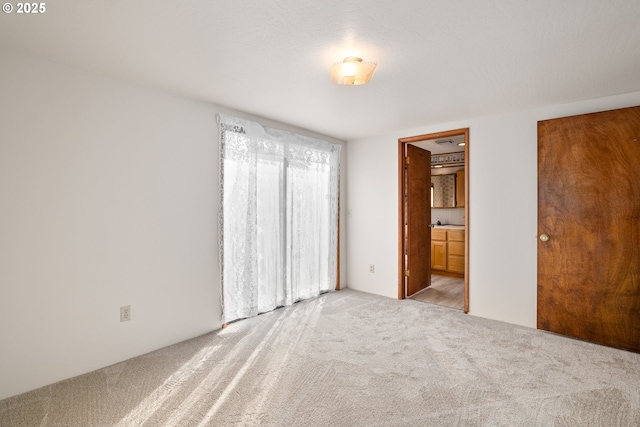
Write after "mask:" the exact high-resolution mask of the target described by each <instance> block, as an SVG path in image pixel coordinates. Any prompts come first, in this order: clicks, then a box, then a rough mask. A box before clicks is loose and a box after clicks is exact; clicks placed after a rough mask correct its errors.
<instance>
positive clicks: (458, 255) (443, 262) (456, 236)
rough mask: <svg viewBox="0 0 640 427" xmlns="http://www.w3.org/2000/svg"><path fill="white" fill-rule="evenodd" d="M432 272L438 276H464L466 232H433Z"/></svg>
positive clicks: (440, 229)
mask: <svg viewBox="0 0 640 427" xmlns="http://www.w3.org/2000/svg"><path fill="white" fill-rule="evenodd" d="M431 270H432V271H433V272H434V273H436V274H445V275H450V276H456V277H463V276H464V230H457V229H448V228H434V229H432V230H431Z"/></svg>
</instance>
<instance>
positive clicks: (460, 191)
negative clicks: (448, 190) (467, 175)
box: [456, 169, 465, 208]
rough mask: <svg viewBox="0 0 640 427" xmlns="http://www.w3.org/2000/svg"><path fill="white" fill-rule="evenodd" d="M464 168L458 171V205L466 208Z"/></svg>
mask: <svg viewBox="0 0 640 427" xmlns="http://www.w3.org/2000/svg"><path fill="white" fill-rule="evenodd" d="M464 195H465V192H464V169H463V170H459V171H457V172H456V207H457V208H464V203H465V197H464Z"/></svg>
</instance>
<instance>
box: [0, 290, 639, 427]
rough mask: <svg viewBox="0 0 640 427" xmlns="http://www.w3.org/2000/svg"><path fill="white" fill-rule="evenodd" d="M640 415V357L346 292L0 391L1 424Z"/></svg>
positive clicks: (567, 421) (617, 418)
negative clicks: (39, 384)
mask: <svg viewBox="0 0 640 427" xmlns="http://www.w3.org/2000/svg"><path fill="white" fill-rule="evenodd" d="M235 425H241V426H251V425H263V426H639V425H640V355H638V354H634V353H630V352H626V351H622V350H616V349H613V348H608V347H603V346H599V345H595V344H589V343H585V342H581V341H577V340H573V339H568V338H564V337H560V336H556V335H553V334H549V333H545V332H542V331H537V330H534V329H529V328H524V327H519V326H514V325H511V324H507V323H501V322H496V321H491V320H486V319H481V318H477V317H473V316H470V315H465V314H464V313H462V312H460V311H458V310H452V309H448V308H444V307H439V306H435V305H429V304H425V303H420V302H417V301H411V300H404V301H397V300H393V299H388V298H383V297H379V296H375V295H370V294H366V293H361V292H356V291H352V290H348V289H347V290H343V291H339V292H332V293H329V294H325V295H322V296H320V297H318V298H315V299H312V300H309V301H304V302H301V303H298V304H295V305H294V306H292V307H287V308H283V309H279V310H276V311H273V312H270V313H267V314H263V315H261V316H258V317H256V318H252V319H246V320H242V321H238V322H235V323H232V324H231V325H229V327H227V328H226V329H223V330H220V331H216V332H213V333H210V334H207V335H203V336H201V337H198V338H195V339H192V340H188V341H185V342H182V343H179V344H176V345H173V346H170V347H167V348H164V349H161V350H158V351H155V352H153V353H149V354H146V355H143V356H140V357H136V358H134V359H131V360H127V361H125V362H122V363H118V364H116V365H113V366H110V367H107V368H104V369H101V370H98V371H95V372H92V373H89V374H86V375H82V376H79V377H76V378H72V379H70V380H66V381H63V382H60V383H57V384H54V385H51V386H47V387H43V388H40V389H37V390H34V391H32V392H29V393H25V394H22V395H19V396H15V397H12V398H9V399H5V400H3V401H0V426H3V427H13V426H42V427H47V426H56V427H57V426H83V427H84V426H126V427H129V426H235Z"/></svg>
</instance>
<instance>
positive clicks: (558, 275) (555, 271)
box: [538, 107, 640, 352]
mask: <svg viewBox="0 0 640 427" xmlns="http://www.w3.org/2000/svg"><path fill="white" fill-rule="evenodd" d="M543 235H546V236H548V240H547V238H546V237H545V236H543ZM538 236H539V237H542V239H539V240H538V328H539V329H544V330H547V331H551V332H556V333H559V334H562V335H567V336H570V337H575V338H578V339H582V340H586V341H591V342H595V343H600V344H604V345H608V346H612V347H617V348H622V349H626V350H630V351H634V352H640V107H633V108H625V109H620V110H613V111H605V112H601V113H594V114H585V115H581V116H574V117H565V118H560V119H554V120H545V121H541V122H538ZM543 239H544V240H546V241H543Z"/></svg>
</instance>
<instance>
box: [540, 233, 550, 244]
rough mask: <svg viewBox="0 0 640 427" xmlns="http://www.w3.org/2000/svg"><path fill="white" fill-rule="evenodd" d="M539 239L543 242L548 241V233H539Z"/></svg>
mask: <svg viewBox="0 0 640 427" xmlns="http://www.w3.org/2000/svg"><path fill="white" fill-rule="evenodd" d="M540 240H542V241H543V242H548V241H549V235H548V234H544V233H543V234H541V235H540Z"/></svg>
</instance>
